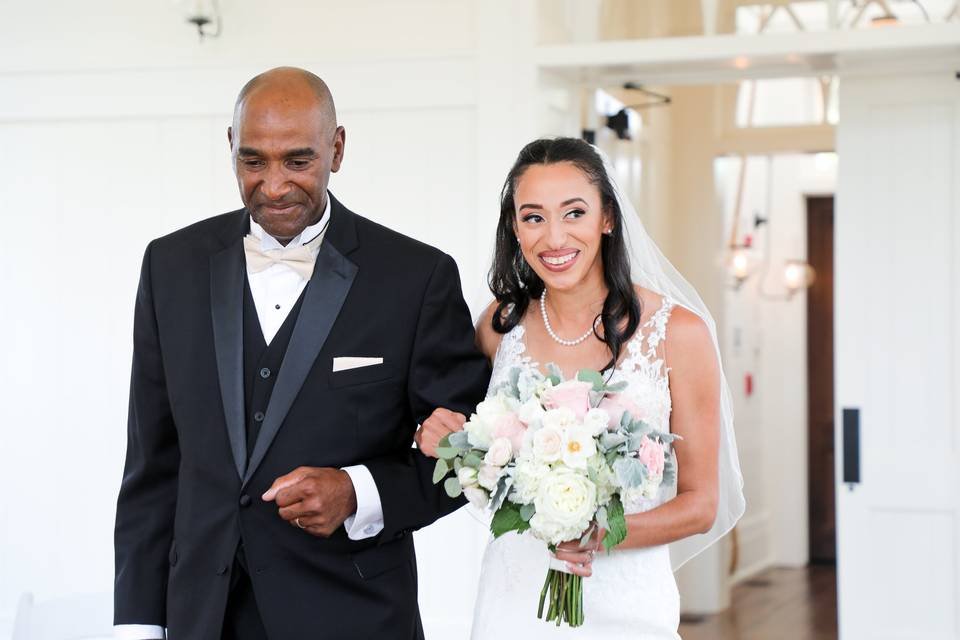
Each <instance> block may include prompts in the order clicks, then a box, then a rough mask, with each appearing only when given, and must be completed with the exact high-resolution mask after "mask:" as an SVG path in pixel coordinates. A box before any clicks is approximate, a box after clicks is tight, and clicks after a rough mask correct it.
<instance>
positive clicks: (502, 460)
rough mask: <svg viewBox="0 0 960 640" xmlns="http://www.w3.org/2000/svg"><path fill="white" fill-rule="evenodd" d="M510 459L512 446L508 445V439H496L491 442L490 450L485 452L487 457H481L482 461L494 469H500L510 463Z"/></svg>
mask: <svg viewBox="0 0 960 640" xmlns="http://www.w3.org/2000/svg"><path fill="white" fill-rule="evenodd" d="M512 457H513V446H512V445H511V444H510V439H509V438H497V439H496V440H494V441H493V444H491V445H490V449H489V450H488V451H487V455H485V456H484V457H483V461H484V462H486V463H487V464H489V465H493V466H495V467H502V466H503V465H505V464H507V463H508V462H510V458H512Z"/></svg>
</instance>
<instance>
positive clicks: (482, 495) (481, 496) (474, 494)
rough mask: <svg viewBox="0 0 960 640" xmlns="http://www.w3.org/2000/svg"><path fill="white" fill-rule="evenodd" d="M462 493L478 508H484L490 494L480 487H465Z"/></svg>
mask: <svg viewBox="0 0 960 640" xmlns="http://www.w3.org/2000/svg"><path fill="white" fill-rule="evenodd" d="M463 495H464V496H466V498H467V500H469V501H470V504H472V505H473V506H475V507H477V508H478V509H486V508H487V504H488V503H489V502H490V495H489V494H488V493H487V492H486V491H484V490H483V489H481V488H480V487H466V488H464V490H463Z"/></svg>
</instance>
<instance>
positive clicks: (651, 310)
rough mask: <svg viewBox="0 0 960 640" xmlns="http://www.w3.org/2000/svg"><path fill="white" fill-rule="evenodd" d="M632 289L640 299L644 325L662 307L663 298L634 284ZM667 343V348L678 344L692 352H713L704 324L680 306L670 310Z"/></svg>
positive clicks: (700, 319)
mask: <svg viewBox="0 0 960 640" xmlns="http://www.w3.org/2000/svg"><path fill="white" fill-rule="evenodd" d="M633 287H634V290H635V291H636V292H637V297H638V298H639V299H640V320H641V323H644V322H646V321H647V320H649V319H650V318H651V317H652V316H653V314H655V313H656V312H657V311H658V310H659V309H660V308H661V307H662V306H663V296H662V295H660V294H659V293H657V292H655V291H652V290H650V289H646V288H644V287H641V286H640V285H636V284H635V285H633ZM667 343H668V346H669V345H670V344H671V343H673V344H674V345H677V344H680V345H683V346H684V347H688V348H690V347H692V348H693V349H694V350H701V351H704V350H705V351H706V352H707V353H711V352H712V351H713V341H712V338H711V337H710V330H709V329H708V328H707V325H706V323H705V322H704V321H703V319H702V318H701V317H700V316H698V315H697V314H695V313H694V312H693V311H690V310H689V309H687V308H686V307H683V306H680V305H674V307H673V309H671V310H670V323H669V330H668V331H667ZM708 347H709V348H708ZM675 348H676V347H675ZM681 348H682V347H681Z"/></svg>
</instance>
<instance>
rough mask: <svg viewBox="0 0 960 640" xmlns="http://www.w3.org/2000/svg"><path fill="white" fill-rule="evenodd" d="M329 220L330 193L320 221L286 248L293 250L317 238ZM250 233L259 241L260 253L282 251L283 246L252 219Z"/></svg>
mask: <svg viewBox="0 0 960 640" xmlns="http://www.w3.org/2000/svg"><path fill="white" fill-rule="evenodd" d="M329 219H330V192H329V191H328V192H327V206H326V207H324V209H323V215H322V216H320V219H319V220H317V222H316V223H314V224H312V225H310V226H309V227H307V228H306V229H304V230H303V231H301V232H300V235H298V236H295V237H294V238H293V240H291V241H290V242H289V243H287V247H289V248H291V249H293V248H296V247H300V246H303V245H305V244H307V243H308V242H310V241H311V240H313V239H314V238H316V237H317V235H318V234H319V233H320V231H322V230H323V228H324V226H326V224H327V221H328V220H329ZM250 233H251V234H252V235H253V237H255V238H257V239H259V240H260V249H261V250H262V251H269V250H271V249H283V248H284V246H283V245H282V244H280V242H279V241H278V240H277V239H276V238H274V237H273V236H271V235H270V234H269V233H267V232H266V231H264V230H263V227H261V226H260V225H259V224H257V223H256V222H255V221H254V219H253V217H251V218H250Z"/></svg>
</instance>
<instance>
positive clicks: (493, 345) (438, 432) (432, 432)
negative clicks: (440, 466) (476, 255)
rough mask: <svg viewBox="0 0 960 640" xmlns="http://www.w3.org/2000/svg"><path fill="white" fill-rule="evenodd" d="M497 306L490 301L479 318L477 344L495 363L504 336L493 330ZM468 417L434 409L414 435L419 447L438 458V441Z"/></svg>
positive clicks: (489, 359)
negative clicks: (494, 359)
mask: <svg viewBox="0 0 960 640" xmlns="http://www.w3.org/2000/svg"><path fill="white" fill-rule="evenodd" d="M496 308H497V302H496V301H493V302H492V303H490V304H489V305H488V306H487V308H486V309H484V310H483V313H482V314H480V318H479V320H477V327H476V329H477V338H476V339H477V346H478V347H479V348H480V351H482V352H483V354H484V355H485V356H486V357H487V362H489V363H490V364H491V365H492V364H493V358H494V356H496V354H497V348H498V347H499V346H500V338H502V336H501V335H500V334H499V333H497V332H496V331H494V330H493V323H492V318H493V313H494V311H495V310H496ZM466 421H467V417H466V416H465V415H463V414H462V413H456V412H455V411H449V410H447V409H445V408H443V407H438V408H436V409H434V411H433V413H432V414H430V416H429V417H428V418H427V419H426V420H424V421H423V424H421V425H420V428H419V429H417V432H416V433H415V434H414V436H413V440H414V442H416V443H417V447H418V448H419V449H420V451H422V452H423V453H424V454H426V455H428V456H430V457H432V458H436V457H437V443H439V442H440V440H441V439H442V438H443V437H444V436H446V435H447V434H450V433H453V432H454V431H460V430H462V429H463V424H464V423H465V422H466Z"/></svg>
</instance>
